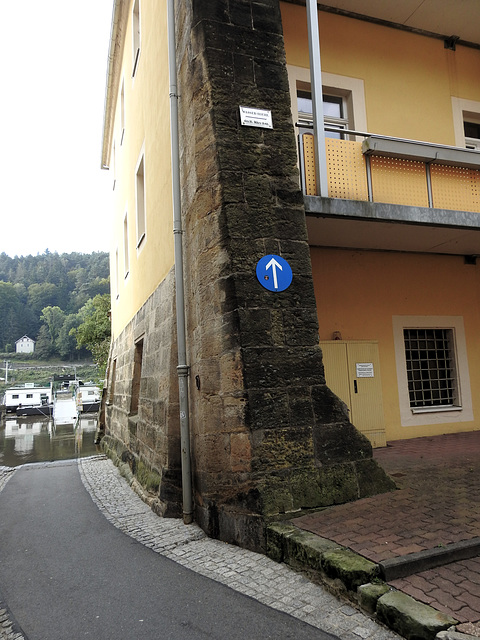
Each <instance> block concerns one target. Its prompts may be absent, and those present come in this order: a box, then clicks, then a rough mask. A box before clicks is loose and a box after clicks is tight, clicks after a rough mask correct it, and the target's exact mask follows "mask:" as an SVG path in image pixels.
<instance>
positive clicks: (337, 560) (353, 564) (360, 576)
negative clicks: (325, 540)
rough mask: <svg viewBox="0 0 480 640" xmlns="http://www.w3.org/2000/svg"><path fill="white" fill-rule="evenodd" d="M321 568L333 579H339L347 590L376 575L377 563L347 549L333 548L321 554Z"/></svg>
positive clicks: (355, 588) (356, 587) (351, 589)
mask: <svg viewBox="0 0 480 640" xmlns="http://www.w3.org/2000/svg"><path fill="white" fill-rule="evenodd" d="M322 569H323V571H325V574H326V575H327V576H328V577H330V578H333V579H339V580H340V581H341V582H342V583H343V584H344V585H345V587H346V589H347V590H348V591H355V592H356V591H357V589H358V587H359V586H360V585H362V584H366V583H367V582H371V581H372V580H373V579H374V578H376V577H377V573H378V568H377V565H376V564H374V563H373V562H370V560H367V559H366V558H363V557H362V556H359V555H357V554H356V553H353V551H349V550H348V549H333V550H332V551H326V552H325V553H324V554H323V556H322Z"/></svg>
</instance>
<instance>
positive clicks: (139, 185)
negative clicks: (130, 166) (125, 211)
mask: <svg viewBox="0 0 480 640" xmlns="http://www.w3.org/2000/svg"><path fill="white" fill-rule="evenodd" d="M144 165H145V162H144V156H143V153H142V155H141V157H140V160H139V161H138V163H137V168H136V171H135V203H136V214H137V249H138V248H139V247H140V245H141V244H142V242H143V240H144V238H145V231H146V221H145V216H146V212H145V166H144Z"/></svg>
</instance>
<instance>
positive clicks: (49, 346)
mask: <svg viewBox="0 0 480 640" xmlns="http://www.w3.org/2000/svg"><path fill="white" fill-rule="evenodd" d="M35 355H36V356H37V358H39V359H40V360H48V359H49V358H53V356H54V355H55V344H54V343H53V342H52V338H51V337H50V333H49V331H48V328H47V326H46V325H44V324H43V325H42V326H41V327H40V331H39V332H38V336H37V342H36V344H35Z"/></svg>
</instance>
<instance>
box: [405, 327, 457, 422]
mask: <svg viewBox="0 0 480 640" xmlns="http://www.w3.org/2000/svg"><path fill="white" fill-rule="evenodd" d="M403 337H404V341H405V361H406V367H407V379H408V394H409V400H410V407H411V409H412V410H421V409H423V408H428V407H438V408H441V407H454V406H457V407H458V406H460V405H461V403H460V398H459V391H458V380H457V367H456V361H455V337H454V331H453V329H442V328H433V327H430V328H423V327H422V328H406V329H404V330H403Z"/></svg>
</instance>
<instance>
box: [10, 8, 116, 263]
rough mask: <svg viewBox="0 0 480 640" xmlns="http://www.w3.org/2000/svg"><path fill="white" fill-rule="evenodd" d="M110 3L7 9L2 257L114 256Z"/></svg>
mask: <svg viewBox="0 0 480 640" xmlns="http://www.w3.org/2000/svg"><path fill="white" fill-rule="evenodd" d="M112 9H113V0H82V1H81V2H76V1H75V0H43V1H40V0H21V1H20V0H0V10H1V11H0V15H1V16H2V29H1V35H0V60H1V61H2V62H1V71H2V73H1V80H2V91H1V98H0V122H1V123H2V133H1V136H0V184H1V188H0V253H1V252H3V251H4V252H5V253H7V254H8V255H10V256H15V255H29V254H33V255H36V254H37V253H43V252H44V251H45V249H47V248H48V249H49V250H50V251H51V252H55V251H57V252H58V253H64V252H66V253H69V252H71V251H79V252H82V253H90V252H92V251H108V250H109V226H110V211H111V197H112V182H111V178H110V175H109V172H108V171H102V170H101V169H100V164H101V143H102V130H103V106H104V97H105V83H106V65H107V55H108V46H109V39H110V27H111V19H112Z"/></svg>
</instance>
